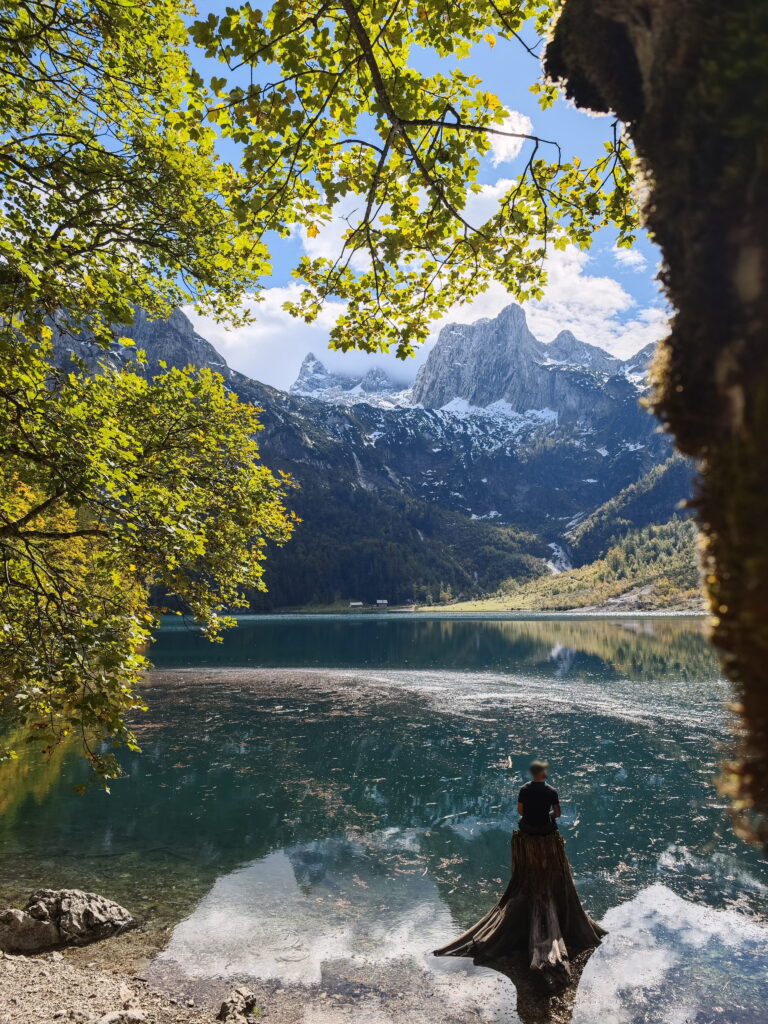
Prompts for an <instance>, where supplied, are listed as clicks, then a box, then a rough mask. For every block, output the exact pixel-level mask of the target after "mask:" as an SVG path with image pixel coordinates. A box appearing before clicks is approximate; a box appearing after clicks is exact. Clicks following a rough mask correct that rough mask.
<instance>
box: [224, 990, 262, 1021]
mask: <svg viewBox="0 0 768 1024" xmlns="http://www.w3.org/2000/svg"><path fill="white" fill-rule="evenodd" d="M257 1004H258V997H257V996H256V993H255V992H251V990H250V989H247V988H236V989H235V991H234V992H233V993H232V995H231V996H230V997H229V999H225V1000H224V1002H223V1003H222V1004H221V1009H220V1010H219V1012H218V1014H217V1015H216V1020H221V1021H225V1022H226V1024H247V1022H249V1021H250V1020H251V1019H252V1018H255V1017H256V1015H257V1014H259V1015H260V1013H261V1011H260V1010H259V1008H258V1005H257Z"/></svg>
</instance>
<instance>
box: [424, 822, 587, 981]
mask: <svg viewBox="0 0 768 1024" xmlns="http://www.w3.org/2000/svg"><path fill="white" fill-rule="evenodd" d="M605 934H606V932H605V930H604V929H603V928H601V927H600V925H599V924H596V923H595V922H594V921H593V920H592V918H591V917H589V915H588V914H587V913H586V911H585V910H584V908H583V907H582V905H581V901H580V900H579V896H578V893H577V892H576V887H575V886H574V884H573V875H572V874H571V867H570V864H569V863H568V858H567V857H566V854H565V843H564V842H563V837H562V836H561V835H560V834H559V833H558V832H554V833H552V834H550V835H547V836H531V835H528V834H527V833H524V832H513V833H512V878H511V879H510V882H509V885H508V886H507V888H506V891H505V892H504V895H503V896H502V897H501V899H500V900H499V902H498V903H497V904H496V906H495V907H493V909H492V910H490V911H489V912H488V913H487V914H486V915H485V916H484V917H481V918H480V920H479V921H478V922H477V923H476V924H474V925H472V927H471V928H469V929H468V930H467V931H466V932H464V934H463V935H460V936H459V937H458V938H457V939H454V941H453V942H449V943H448V945H447V946H443V947H442V948H441V949H436V950H435V956H469V957H472V958H473V959H474V960H476V961H477V962H478V963H484V964H488V965H489V966H491V965H493V963H494V961H502V960H507V959H510V958H513V957H514V954H515V953H516V952H517V951H519V950H525V951H527V955H528V957H529V966H530V969H531V970H532V971H534V972H536V973H537V974H538V975H539V976H540V977H541V978H542V979H543V980H544V981H545V982H546V983H547V984H548V985H550V986H552V985H567V984H570V983H571V982H572V980H573V975H572V971H571V963H570V961H571V958H572V957H573V956H575V955H576V954H577V953H580V952H582V951H583V950H586V949H592V948H593V947H595V946H599V945H600V940H601V939H602V937H603V935H605Z"/></svg>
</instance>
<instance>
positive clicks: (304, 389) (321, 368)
mask: <svg viewBox="0 0 768 1024" xmlns="http://www.w3.org/2000/svg"><path fill="white" fill-rule="evenodd" d="M403 388H404V385H403V384H399V383H398V382H397V381H395V380H393V379H392V378H391V377H390V376H389V375H388V374H387V373H386V372H385V371H384V370H382V369H381V367H379V366H374V367H372V368H371V369H370V370H368V371H367V373H364V374H346V373H332V372H331V371H330V370H327V369H326V367H325V365H324V364H323V363H321V362H320V360H319V359H318V358H317V356H316V355H315V354H314V353H312V352H310V353H309V355H308V356H306V357H305V358H304V362H303V363H302V364H301V369H300V370H299V375H298V377H297V378H296V380H295V381H294V382H293V384H292V385H291V387H290V390H289V393H290V394H292V395H301V396H303V397H305V398H318V399H320V400H321V401H324V402H335V403H338V404H339V405H350V404H352V405H353V404H355V403H358V402H366V403H368V404H372V405H384V406H385V407H391V406H392V405H393V404H403V403H402V402H396V400H397V399H398V397H399V396H400V395H401V393H403ZM404 400H405V399H404V398H403V402H404Z"/></svg>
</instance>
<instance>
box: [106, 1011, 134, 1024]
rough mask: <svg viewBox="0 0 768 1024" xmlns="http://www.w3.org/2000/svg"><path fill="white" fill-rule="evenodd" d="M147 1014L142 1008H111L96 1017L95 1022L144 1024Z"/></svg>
mask: <svg viewBox="0 0 768 1024" xmlns="http://www.w3.org/2000/svg"><path fill="white" fill-rule="evenodd" d="M146 1020H147V1015H146V1014H145V1013H144V1012H143V1011H142V1010H112V1011H111V1012H110V1013H105V1014H104V1015H103V1016H102V1017H97V1019H96V1022H95V1024H144V1022H145V1021H146Z"/></svg>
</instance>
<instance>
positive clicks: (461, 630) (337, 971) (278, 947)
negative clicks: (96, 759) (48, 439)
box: [0, 614, 768, 1024]
mask: <svg viewBox="0 0 768 1024" xmlns="http://www.w3.org/2000/svg"><path fill="white" fill-rule="evenodd" d="M152 656H153V660H154V662H155V665H156V670H155V671H154V672H153V673H151V674H150V676H149V677H148V680H147V683H146V698H147V701H148V703H149V705H150V711H149V713H148V714H147V715H145V716H143V719H142V720H141V721H140V722H139V723H138V731H139V736H140V741H141V744H142V747H143V753H142V754H141V755H137V754H125V755H123V757H122V760H123V764H124V766H125V769H126V778H124V779H122V780H120V781H118V782H117V783H115V784H114V785H113V787H112V792H111V794H106V793H104V792H101V791H100V790H98V789H91V790H89V791H88V792H87V793H86V795H85V796H77V795H75V794H74V792H73V786H74V785H76V784H78V783H80V782H82V781H84V780H85V779H86V774H87V773H86V771H85V769H84V766H83V765H82V764H81V763H80V762H79V761H78V759H77V758H76V757H75V756H74V754H73V753H72V752H71V751H60V752H58V753H57V755H56V757H55V760H54V761H52V762H44V763H38V762H34V761H32V760H29V761H25V762H24V763H17V764H15V765H12V766H5V767H4V769H3V771H4V772H5V774H4V775H0V782H2V788H0V810H2V812H3V813H2V816H0V892H1V893H2V896H3V899H14V900H18V899H20V898H23V897H24V896H25V895H26V893H27V891H29V890H31V889H32V888H34V887H37V886H40V885H46V886H60V885H61V886H63V885H68V886H77V887H80V888H93V889H95V890H98V891H102V892H104V893H105V895H109V896H112V897H113V898H115V899H118V900H119V901H120V902H122V903H124V904H125V905H126V906H128V907H129V908H130V909H131V910H133V911H134V912H136V913H137V914H139V915H141V916H142V918H143V919H144V920H145V921H146V922H147V926H148V927H152V928H156V929H157V931H158V933H160V932H162V930H163V929H167V931H166V932H164V938H163V940H162V944H163V945H164V946H165V948H164V950H163V952H162V953H161V954H160V956H159V958H158V959H157V960H156V961H155V963H154V964H153V966H152V968H151V975H152V979H153V980H154V981H155V983H156V984H158V985H165V986H167V987H170V988H175V990H178V991H181V990H184V991H186V992H204V991H205V987H206V985H208V986H211V985H214V984H219V983H221V979H225V980H226V981H227V983H229V982H230V981H231V979H246V980H249V981H252V982H253V983H254V984H257V985H260V986H261V989H260V991H263V992H264V994H265V999H268V1000H271V1001H274V1002H275V1003H277V1002H279V1001H280V1000H292V1001H293V1002H292V1003H291V1005H292V1006H295V1007H297V1013H298V1015H297V1016H296V1018H295V1019H296V1021H297V1024H298V1022H299V1021H302V1022H304V1024H335V1022H336V1021H346V1020H350V1021H355V1022H360V1024H394V1022H405V1021H413V1022H418V1024H421V1022H424V1024H427V1022H433V1024H434V1022H443V1021H444V1022H450V1024H454V1022H455V1024H464V1022H470V1021H478V1022H479V1021H488V1022H502V1021H504V1022H506V1021H510V1022H515V1021H519V1020H521V1019H522V1020H523V1021H528V1020H530V1021H533V1020H534V1019H536V1020H539V1019H541V1018H540V1017H535V1015H532V1011H531V1009H530V1007H527V1006H522V1005H521V1007H520V1015H518V1011H517V1010H516V1008H515V1007H516V1002H515V990H514V987H513V985H512V983H511V981H510V980H509V979H508V978H507V977H505V976H502V975H499V974H497V973H496V972H493V971H490V970H488V969H484V968H478V967H475V966H473V965H472V964H471V963H470V962H467V961H463V960H438V959H435V958H433V957H431V956H430V951H431V950H432V949H433V948H435V947H436V946H438V945H442V944H443V943H444V942H446V941H448V940H449V939H451V938H452V937H454V936H455V935H456V934H458V933H459V932H460V931H463V930H464V929H465V928H466V927H467V926H468V925H469V924H471V923H472V922H473V921H474V920H475V919H476V918H478V917H479V916H480V915H481V914H482V913H483V912H484V911H485V910H487V909H488V908H489V907H490V905H491V904H493V903H494V902H495V900H496V898H497V896H498V894H499V893H500V891H501V890H502V889H503V888H504V886H505V885H506V881H507V878H508V874H509V837H510V833H511V831H512V829H513V828H514V827H515V822H516V818H517V816H516V812H515V808H516V799H517V791H518V788H519V786H520V784H521V782H522V781H523V780H524V778H525V769H526V766H527V764H528V762H529V761H530V759H531V758H532V757H533V756H546V757H547V758H548V759H549V760H550V762H551V765H552V767H551V781H552V782H553V784H554V785H555V786H556V787H557V789H558V790H559V792H560V796H561V803H562V807H563V819H562V823H561V824H562V832H563V834H564V836H565V838H566V843H567V850H568V855H569V857H570V860H571V864H572V867H573V871H574V876H575V879H576V884H577V888H578V890H579V893H580V895H581V898H582V900H583V902H584V903H585V904H586V906H587V907H588V909H589V911H590V913H591V914H592V916H593V917H595V918H596V919H598V920H600V921H602V922H603V924H604V925H605V927H607V928H608V929H609V935H608V937H607V938H606V939H605V941H604V943H603V945H602V946H601V947H600V948H599V949H597V950H596V951H595V953H594V954H593V955H592V957H591V958H590V960H589V962H588V964H587V965H586V968H585V970H584V974H583V976H582V980H581V984H580V986H579V988H578V990H577V991H576V992H575V997H574V998H573V1000H572V1005H570V1006H569V1007H567V1008H566V1009H565V1010H563V1011H562V1014H563V1015H561V1016H560V1017H557V1020H568V1019H572V1020H573V1021H575V1022H579V1024H598V1022H599V1024H611V1022H616V1024H641V1022H648V1024H651V1022H663V1024H683V1022H689V1021H690V1022H696V1024H708V1022H713V1024H715V1022H717V1024H753V1022H754V1024H757V1022H758V1021H764V1020H765V1005H766V999H768V975H767V973H766V952H767V951H768V921H767V919H766V916H765V910H766V894H767V893H768V865H766V862H765V860H764V859H763V858H762V857H761V856H760V853H759V852H758V851H757V850H756V849H754V848H752V847H749V846H747V845H745V844H744V843H743V842H741V841H740V840H738V839H737V838H736V837H735V836H734V834H733V833H732V831H731V828H730V824H729V819H728V816H727V812H726V809H725V806H724V802H723V801H722V799H720V798H719V797H718V794H717V792H716V789H715V788H714V786H713V785H712V779H713V777H714V776H715V775H716V774H717V770H718V764H719V762H720V761H721V760H722V759H723V758H724V757H726V756H727V755H728V753H729V750H730V749H731V745H732V738H731V734H730V731H729V730H730V723H729V722H728V719H727V712H726V710H725V705H726V702H727V701H728V699H729V691H728V688H727V686H726V685H725V684H724V683H723V682H722V680H721V678H720V675H719V672H718V667H717V664H716V661H715V659H714V657H713V654H712V652H711V650H710V648H709V646H708V644H707V642H706V639H705V637H704V635H703V626H702V623H701V620H699V619H695V618H690V619H689V618H684V617H674V616H669V617H634V618H633V617H623V618H613V619H608V618H600V617H596V616H595V617H582V618H574V617H561V618H552V617H538V618H529V619H524V618H511V617H504V616H495V615H487V616H479V617H477V618H469V617H466V616H462V617H458V616H455V617H451V616H450V615H443V616H434V617H428V616H420V615H407V614H405V615H397V614H390V615H381V616H376V615H361V616H346V615H344V616H269V617H259V616H249V617H245V618H243V619H242V620H241V622H240V625H239V627H238V629H237V630H235V631H234V632H232V633H230V634H228V635H227V636H226V639H225V641H224V642H223V643H221V644H213V645H212V644H209V643H208V642H207V641H205V640H203V639H202V638H201V637H200V636H199V634H197V633H196V632H195V631H192V630H190V629H188V628H186V627H184V626H183V625H180V624H178V623H177V622H175V621H173V622H168V623H166V624H165V625H164V626H163V628H162V629H161V630H160V632H159V634H158V638H157V642H156V644H155V647H154V649H153V652H152ZM269 1005H270V1003H267V1010H268V1009H269ZM265 1019H266V1020H268V1019H269V1015H268V1013H267V1015H266V1018H265Z"/></svg>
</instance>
